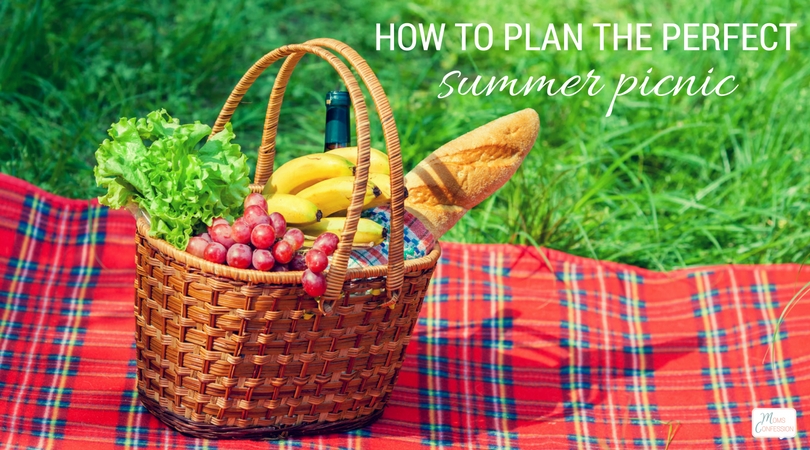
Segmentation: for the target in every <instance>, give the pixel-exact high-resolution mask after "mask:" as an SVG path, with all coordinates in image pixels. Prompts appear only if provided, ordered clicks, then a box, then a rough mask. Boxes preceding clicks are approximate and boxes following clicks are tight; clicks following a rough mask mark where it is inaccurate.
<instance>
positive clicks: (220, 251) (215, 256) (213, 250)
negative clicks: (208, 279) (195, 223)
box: [203, 242, 228, 264]
mask: <svg viewBox="0 0 810 450" xmlns="http://www.w3.org/2000/svg"><path fill="white" fill-rule="evenodd" d="M227 255H228V250H227V249H226V248H225V246H224V245H222V244H220V243H219V242H212V243H210V244H208V246H207V247H205V253H204V254H203V258H205V259H206V260H207V261H211V262H213V263H217V264H223V263H225V259H226V257H227Z"/></svg>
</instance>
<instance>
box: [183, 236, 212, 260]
mask: <svg viewBox="0 0 810 450" xmlns="http://www.w3.org/2000/svg"><path fill="white" fill-rule="evenodd" d="M205 247H208V242H207V241H206V240H205V239H203V238H202V237H200V236H194V237H193V238H191V239H189V240H188V246H187V247H186V252H188V253H191V254H192V255H194V256H199V257H200V258H202V257H203V255H204V254H205Z"/></svg>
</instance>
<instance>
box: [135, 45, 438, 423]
mask: <svg viewBox="0 0 810 450" xmlns="http://www.w3.org/2000/svg"><path fill="white" fill-rule="evenodd" d="M329 50H332V51H334V52H337V53H338V54H339V55H341V56H343V57H344V58H345V59H346V60H347V61H348V62H349V63H350V64H351V65H352V66H353V67H354V68H355V70H356V71H357V73H358V75H359V76H360V79H361V80H362V81H363V82H364V83H365V85H366V86H367V88H368V90H369V92H370V94H371V97H372V98H373V100H374V103H375V105H376V107H377V112H378V114H379V115H380V119H381V123H382V125H383V132H384V135H385V141H386V148H387V150H388V155H389V158H390V161H391V162H390V170H391V193H392V194H391V196H392V200H391V209H392V214H391V232H390V234H389V245H390V247H389V248H390V255H389V256H390V261H389V264H388V265H387V266H374V267H368V268H364V269H351V270H347V265H348V261H349V255H350V253H351V243H352V240H353V237H354V233H355V231H356V229H357V222H358V220H359V217H360V212H361V210H362V204H363V197H364V194H365V191H366V184H367V180H368V168H369V160H370V155H369V152H370V136H369V128H370V127H369V120H368V110H367V107H366V104H365V101H364V99H363V95H362V92H361V90H360V87H359V86H358V83H357V80H356V79H355V78H354V75H353V74H352V72H351V70H350V69H349V68H348V67H347V66H346V65H345V64H344V63H343V62H342V60H341V59H340V58H338V57H337V55H335V54H334V53H333V52H332V51H329ZM307 53H310V54H314V55H317V56H319V57H321V58H322V59H324V60H326V61H327V62H329V63H330V64H331V65H332V67H334V68H335V70H336V71H337V72H338V73H339V74H340V76H341V78H342V79H343V82H344V83H345V85H346V88H347V89H348V91H349V95H350V97H351V99H352V104H353V106H354V110H355V113H356V114H355V115H356V123H357V141H358V163H357V169H356V174H355V178H356V179H355V186H354V195H353V197H352V203H351V206H350V207H349V208H348V211H347V217H348V219H347V221H346V228H345V229H344V230H343V232H342V234H341V239H340V244H339V246H338V249H337V251H336V252H335V254H334V256H333V258H332V261H331V264H330V270H329V273H328V274H327V291H326V293H325V294H324V296H323V297H322V298H321V299H319V300H320V301H317V300H316V299H315V298H312V297H310V296H308V295H307V294H306V293H305V292H304V290H303V287H302V285H301V273H300V272H259V271H254V270H246V269H234V268H231V267H228V266H225V265H220V264H214V263H210V262H208V261H205V260H203V259H200V258H197V257H195V256H192V255H190V254H188V253H185V252H183V251H180V250H178V249H176V248H174V247H172V246H171V245H169V244H168V243H166V242H164V241H162V240H159V239H155V238H151V237H149V225H148V223H147V222H146V221H145V220H143V219H140V220H139V221H138V225H137V236H136V241H137V279H136V283H135V291H136V295H135V318H136V334H135V336H136V348H137V376H138V391H139V394H140V399H141V401H142V403H143V404H144V405H145V406H146V407H147V409H148V410H149V411H150V412H152V413H153V414H154V415H155V416H157V417H158V418H159V419H160V420H162V421H163V422H164V423H166V424H167V425H169V426H171V427H173V428H174V429H176V430H178V431H180V432H182V433H185V434H188V435H192V436H196V437H204V438H233V439H236V438H239V439H244V438H252V439H280V438H285V437H288V436H296V435H305V434H319V433H326V432H334V431H341V430H351V429H355V428H359V427H362V426H364V425H366V424H369V423H371V422H372V421H373V420H374V419H376V418H377V417H379V416H380V415H381V414H382V411H383V407H384V406H385V404H386V401H387V399H388V396H389V394H390V393H391V391H392V390H393V388H394V383H395V381H396V378H397V374H398V373H399V369H400V368H401V366H402V361H403V358H404V356H405V349H406V347H407V345H408V342H409V340H410V336H411V333H412V331H413V328H414V326H415V324H416V321H417V318H418V315H419V310H420V309H421V306H422V300H423V298H424V296H425V292H426V290H427V288H428V284H429V282H430V277H431V275H432V274H433V269H434V268H435V266H436V262H437V260H438V258H439V253H440V250H439V248H438V245H437V246H436V248H435V249H434V250H433V251H432V252H431V253H430V254H429V255H428V256H426V257H424V258H420V259H416V260H409V261H407V262H406V261H404V260H403V251H402V249H403V228H402V227H403V215H404V188H403V176H402V158H401V155H400V147H399V137H398V135H397V131H396V125H395V123H394V118H393V115H392V112H391V108H390V106H389V104H388V100H387V98H386V97H385V93H384V92H383V90H382V87H381V86H380V84H379V82H378V80H377V78H376V77H375V76H374V74H373V72H372V71H371V69H370V68H369V67H368V65H367V64H366V62H365V61H364V60H363V59H362V58H361V57H360V56H359V55H358V54H357V53H356V52H354V51H353V50H352V49H351V48H349V47H348V46H347V45H345V44H343V43H341V42H338V41H335V40H332V39H316V40H312V41H308V42H306V43H304V44H296V45H288V46H284V47H280V48H278V49H276V50H273V51H272V52H270V53H268V54H266V55H265V56H264V57H262V58H261V59H260V60H259V61H257V62H256V64H254V65H253V67H251V68H250V70H249V71H248V72H247V73H246V74H245V75H244V76H243V77H242V79H241V80H240V82H239V83H238V84H237V85H236V87H235V88H234V90H233V92H232V93H231V95H230V97H229V98H228V100H227V102H226V103H225V106H224V107H223V108H222V111H221V112H220V115H219V117H218V118H217V121H216V123H215V125H214V128H213V131H212V133H211V135H212V136H213V135H214V134H216V133H218V132H219V131H221V130H222V129H223V127H224V126H225V124H226V123H227V122H228V121H229V120H230V118H231V116H232V114H233V112H234V110H235V109H236V107H237V105H238V104H239V102H240V100H241V99H242V97H243V96H244V94H245V93H246V92H247V90H248V89H249V88H250V86H251V85H252V84H253V82H254V81H255V80H256V78H257V77H258V76H259V75H260V74H261V73H262V72H263V71H264V70H265V69H266V68H267V67H269V66H270V65H272V64H273V63H274V62H276V61H278V60H279V59H281V58H286V59H285V61H284V63H283V64H282V67H281V69H280V71H279V73H278V76H277V77H276V81H275V85H274V87H273V91H272V94H271V97H270V101H269V104H268V108H267V115H266V118H265V126H264V134H263V139H262V146H261V148H260V150H259V157H258V162H257V170H256V177H255V179H254V184H252V185H251V191H253V192H261V190H262V187H263V186H264V184H265V182H266V181H267V180H268V178H269V177H270V175H271V174H272V170H273V159H274V155H275V138H276V128H277V124H278V117H279V110H280V108H281V103H282V100H283V97H284V91H285V89H286V86H287V83H288V81H289V78H290V75H291V74H292V72H293V70H294V69H295V66H296V64H297V63H298V61H299V60H300V59H301V57H302V56H303V55H305V54H307ZM321 307H322V308H323V310H325V312H326V314H321V313H320V312H319V308H321Z"/></svg>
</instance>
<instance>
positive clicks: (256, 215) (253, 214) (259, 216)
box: [243, 205, 270, 227]
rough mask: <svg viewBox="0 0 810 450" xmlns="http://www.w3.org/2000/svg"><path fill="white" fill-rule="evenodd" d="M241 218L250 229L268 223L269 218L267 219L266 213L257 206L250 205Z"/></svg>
mask: <svg viewBox="0 0 810 450" xmlns="http://www.w3.org/2000/svg"><path fill="white" fill-rule="evenodd" d="M243 216H244V218H245V220H247V223H248V224H249V225H250V226H251V227H255V226H256V225H261V224H263V223H270V218H269V217H267V211H266V210H265V209H263V208H262V207H261V206H259V205H251V206H248V207H247V208H245V214H243Z"/></svg>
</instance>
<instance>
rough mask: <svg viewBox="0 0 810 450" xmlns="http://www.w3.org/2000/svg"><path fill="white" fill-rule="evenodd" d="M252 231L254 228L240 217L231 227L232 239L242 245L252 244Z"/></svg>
mask: <svg viewBox="0 0 810 450" xmlns="http://www.w3.org/2000/svg"><path fill="white" fill-rule="evenodd" d="M251 231H253V227H251V226H250V224H248V222H247V220H246V219H245V218H244V217H240V218H238V219H236V220H234V222H233V225H231V238H233V240H234V241H236V242H238V243H240V244H248V243H250V232H251Z"/></svg>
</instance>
